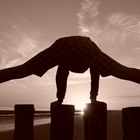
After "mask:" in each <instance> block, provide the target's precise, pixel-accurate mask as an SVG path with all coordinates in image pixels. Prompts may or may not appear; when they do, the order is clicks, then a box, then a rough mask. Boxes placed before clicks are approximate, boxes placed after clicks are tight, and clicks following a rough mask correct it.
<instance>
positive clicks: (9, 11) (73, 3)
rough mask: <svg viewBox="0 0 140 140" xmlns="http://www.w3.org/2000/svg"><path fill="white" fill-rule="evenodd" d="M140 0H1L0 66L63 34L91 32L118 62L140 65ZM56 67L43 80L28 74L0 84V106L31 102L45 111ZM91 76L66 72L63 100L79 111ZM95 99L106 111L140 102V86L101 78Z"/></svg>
mask: <svg viewBox="0 0 140 140" xmlns="http://www.w3.org/2000/svg"><path fill="white" fill-rule="evenodd" d="M139 5H140V2H139V0H123V1H122V0H59V1H56V0H12V1H11V0H0V69H3V68H7V67H12V66H16V65H19V64H22V63H24V62H26V61H27V60H28V59H30V58H31V57H33V56H34V55H35V54H37V53H38V52H40V51H41V50H43V49H45V48H48V47H49V46H50V45H51V44H52V43H53V42H54V41H55V40H56V39H58V38H60V37H63V36H71V35H84V36H89V37H90V38H91V39H92V40H93V41H95V42H96V43H97V44H98V46H99V47H100V48H101V49H102V50H103V51H104V52H105V53H107V54H108V55H110V56H111V57H113V58H114V59H115V60H117V61H119V62H120V63H122V64H124V65H126V66H130V67H135V68H140V46H139V45H140V9H139ZM56 69H57V67H55V68H53V69H51V70H49V71H48V72H47V73H46V74H45V75H44V76H43V77H42V78H39V77H37V76H34V75H32V76H29V77H27V78H23V79H20V80H12V81H9V82H6V83H3V84H1V85H0V107H1V109H2V108H3V109H6V108H7V109H9V108H10V109H13V107H14V104H17V103H20V104H21V103H33V104H35V107H36V109H46V110H48V109H49V104H50V103H51V102H52V101H55V100H56V97H55V96H56V95H55V94H56V86H55V75H56ZM89 90H90V75H89V71H87V72H85V73H84V74H76V73H70V76H69V79H68V88H67V94H66V98H65V102H64V103H69V104H75V105H76V108H77V109H81V108H83V106H84V105H85V103H87V102H89ZM98 100H101V101H104V102H106V103H107V104H108V109H122V108H123V107H127V106H136V105H140V85H138V84H135V83H132V82H129V81H123V80H120V79H116V78H114V77H111V76H110V77H107V78H102V77H101V80H100V91H99V96H98Z"/></svg>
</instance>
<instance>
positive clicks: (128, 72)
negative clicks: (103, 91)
mask: <svg viewBox="0 0 140 140" xmlns="http://www.w3.org/2000/svg"><path fill="white" fill-rule="evenodd" d="M111 75H112V76H115V77H117V78H120V79H123V80H129V81H132V82H135V83H138V84H140V70H139V69H136V68H130V67H126V66H123V65H119V66H118V67H116V68H115V69H113V71H112V73H111Z"/></svg>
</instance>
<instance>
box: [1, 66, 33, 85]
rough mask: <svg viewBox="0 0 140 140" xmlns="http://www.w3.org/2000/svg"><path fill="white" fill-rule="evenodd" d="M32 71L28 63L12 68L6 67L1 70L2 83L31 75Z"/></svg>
mask: <svg viewBox="0 0 140 140" xmlns="http://www.w3.org/2000/svg"><path fill="white" fill-rule="evenodd" d="M31 74H32V73H31V72H30V70H29V69H28V67H27V66H26V65H24V64H23V65H19V66H15V67H11V68H6V69H2V70H0V83H3V82H6V81H9V80H13V79H20V78H24V77H26V76H29V75H31Z"/></svg>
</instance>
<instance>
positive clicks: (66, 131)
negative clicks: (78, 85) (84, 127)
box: [50, 104, 75, 140]
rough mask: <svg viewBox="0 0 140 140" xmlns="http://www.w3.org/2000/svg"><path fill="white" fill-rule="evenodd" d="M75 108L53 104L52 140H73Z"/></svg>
mask: <svg viewBox="0 0 140 140" xmlns="http://www.w3.org/2000/svg"><path fill="white" fill-rule="evenodd" d="M74 111H75V109H74V106H73V105H56V104H55V105H53V104H51V135H50V140H73V129H74Z"/></svg>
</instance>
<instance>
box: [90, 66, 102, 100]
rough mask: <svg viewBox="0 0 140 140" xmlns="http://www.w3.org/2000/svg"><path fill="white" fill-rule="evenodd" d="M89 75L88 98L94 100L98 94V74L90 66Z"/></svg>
mask: <svg viewBox="0 0 140 140" xmlns="http://www.w3.org/2000/svg"><path fill="white" fill-rule="evenodd" d="M90 75H91V91H90V99H91V102H94V101H96V97H97V95H98V90H99V78H100V75H99V73H98V72H96V71H95V70H94V68H92V67H90Z"/></svg>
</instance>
